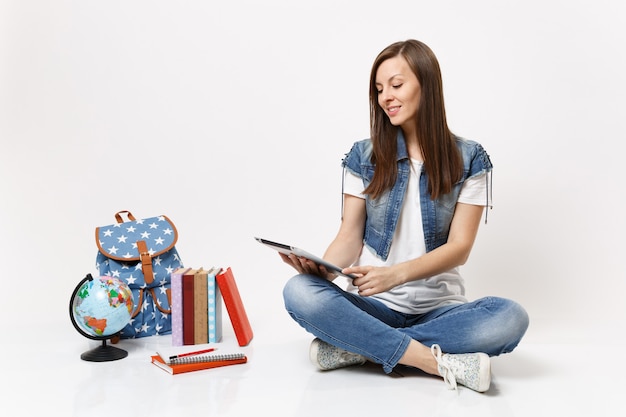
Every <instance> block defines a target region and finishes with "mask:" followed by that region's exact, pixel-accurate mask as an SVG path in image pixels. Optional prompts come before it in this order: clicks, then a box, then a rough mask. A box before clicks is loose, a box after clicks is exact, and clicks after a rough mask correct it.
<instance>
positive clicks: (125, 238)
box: [96, 210, 183, 339]
mask: <svg viewBox="0 0 626 417" xmlns="http://www.w3.org/2000/svg"><path fill="white" fill-rule="evenodd" d="M123 214H126V215H127V219H128V220H127V221H124V220H123V218H122V215H123ZM115 219H116V220H117V223H114V224H111V225H108V226H101V227H97V228H96V244H97V246H98V254H97V256H96V268H97V269H98V272H99V274H100V276H110V277H115V278H118V279H121V280H122V281H124V282H126V284H128V286H129V287H130V289H131V292H132V294H133V313H132V316H131V319H130V322H129V323H128V324H127V325H126V326H125V327H124V328H123V329H122V331H121V332H120V334H119V338H122V339H131V338H138V337H146V336H154V335H161V334H169V333H171V332H172V316H171V312H172V310H171V300H172V298H171V273H172V271H174V270H175V269H176V268H178V267H182V266H183V264H182V262H181V260H180V257H179V256H178V252H177V250H176V247H175V246H174V245H175V244H176V241H177V240H178V232H177V230H176V227H175V226H174V223H172V221H171V220H170V219H169V218H167V216H157V217H149V218H145V219H139V220H137V219H136V218H135V217H134V216H133V215H132V213H131V212H129V211H126V210H125V211H120V212H118V213H116V214H115Z"/></svg>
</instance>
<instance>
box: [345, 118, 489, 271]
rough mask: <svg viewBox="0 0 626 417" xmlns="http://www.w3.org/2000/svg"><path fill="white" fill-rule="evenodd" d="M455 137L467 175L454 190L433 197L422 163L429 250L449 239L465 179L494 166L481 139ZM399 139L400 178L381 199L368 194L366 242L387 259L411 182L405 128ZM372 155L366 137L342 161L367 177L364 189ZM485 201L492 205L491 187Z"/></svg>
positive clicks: (422, 198) (424, 222) (424, 224)
mask: <svg viewBox="0 0 626 417" xmlns="http://www.w3.org/2000/svg"><path fill="white" fill-rule="evenodd" d="M455 140H456V145H457V147H458V148H459V150H460V151H461V155H462V157H463V176H462V177H461V179H460V181H459V182H457V183H456V184H454V186H453V187H452V191H451V192H450V193H448V194H445V195H443V196H441V197H439V198H438V199H437V200H434V201H433V200H431V198H430V194H429V193H428V176H427V174H426V172H425V171H424V169H423V167H422V172H421V175H420V180H419V188H420V190H419V191H420V206H421V210H422V227H423V229H424V239H425V243H426V251H427V252H430V251H432V250H433V249H436V248H438V247H439V246H441V245H443V244H444V243H446V242H447V240H448V234H449V232H450V224H451V223H452V216H453V215H454V208H455V206H456V202H457V199H458V197H459V193H460V192H461V188H462V187H463V183H464V182H465V180H467V179H468V178H471V177H473V176H476V175H480V174H483V173H486V172H489V171H491V170H492V168H493V166H492V164H491V160H490V159H489V155H488V154H487V152H486V151H485V150H484V149H483V147H482V146H481V145H480V144H479V143H477V142H474V141H471V140H467V139H463V138H461V137H455ZM397 141H398V144H397V145H398V148H397V149H398V151H397V152H398V156H397V161H398V178H397V180H396V183H395V184H394V185H393V187H392V188H391V189H389V190H387V191H385V192H384V193H383V194H382V195H380V196H379V197H378V198H377V199H372V198H370V196H369V195H367V196H366V213H367V218H366V221H365V232H364V235H363V242H364V244H365V245H366V246H368V247H369V248H370V249H372V250H373V251H374V253H376V255H377V256H378V257H379V258H381V259H382V260H387V257H388V256H389V250H390V248H391V241H392V238H393V236H394V232H395V230H396V225H397V224H398V218H399V217H400V211H401V208H402V203H403V202H404V196H405V194H406V189H407V185H408V183H409V174H410V160H409V155H408V153H407V150H406V145H405V143H404V136H403V134H402V131H401V130H399V131H398V136H397ZM371 155H372V142H371V139H364V140H361V141H358V142H356V143H355V144H354V145H353V146H352V149H351V150H350V152H348V153H347V154H346V156H345V158H344V159H343V161H342V166H343V167H344V169H346V168H347V169H348V170H349V171H350V172H352V173H354V174H355V175H357V176H358V177H360V178H362V179H363V187H364V189H365V188H366V187H367V186H368V185H369V183H370V182H371V181H372V178H373V176H374V167H375V165H374V164H372V162H371ZM488 177H489V176H488ZM487 186H489V184H487ZM485 204H486V205H489V188H487V201H486V202H485Z"/></svg>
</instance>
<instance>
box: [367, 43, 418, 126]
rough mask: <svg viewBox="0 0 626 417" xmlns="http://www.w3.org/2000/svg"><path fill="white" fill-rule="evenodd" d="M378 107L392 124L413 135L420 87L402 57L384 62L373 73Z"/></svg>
mask: <svg viewBox="0 0 626 417" xmlns="http://www.w3.org/2000/svg"><path fill="white" fill-rule="evenodd" d="M376 90H377V92H378V105H379V106H380V107H381V108H382V109H383V111H384V112H385V114H386V115H387V117H389V120H390V122H391V124H393V125H394V126H400V127H401V128H402V130H403V131H404V132H405V133H407V132H415V129H416V123H417V117H416V116H417V111H418V110H419V106H420V97H421V86H420V83H419V81H418V79H417V76H416V75H415V73H413V71H411V68H410V67H409V64H408V63H407V61H406V60H405V59H404V57H402V55H397V56H395V57H392V58H389V59H387V60H385V61H383V62H382V63H381V64H380V66H379V67H378V70H377V71H376Z"/></svg>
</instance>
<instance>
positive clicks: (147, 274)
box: [96, 215, 178, 284]
mask: <svg viewBox="0 0 626 417" xmlns="http://www.w3.org/2000/svg"><path fill="white" fill-rule="evenodd" d="M116 218H117V219H118V221H119V220H122V219H121V217H119V216H116ZM129 219H131V220H130V221H127V222H118V223H114V224H111V225H108V226H101V227H97V228H96V244H97V246H98V251H99V252H100V254H101V255H102V256H103V257H104V258H107V259H113V260H115V261H119V262H123V263H126V264H136V263H138V266H139V265H141V270H142V272H143V275H144V280H145V283H146V284H152V282H153V280H154V275H153V270H152V268H153V266H152V262H153V260H155V261H156V262H157V263H158V262H159V260H160V259H159V256H160V255H163V254H165V253H167V252H168V251H170V250H171V249H173V248H174V246H175V245H176V241H177V240H178V232H177V230H176V226H174V223H172V221H171V220H170V219H169V218H168V217H167V216H158V217H149V218H145V219H139V220H136V219H134V217H132V215H129Z"/></svg>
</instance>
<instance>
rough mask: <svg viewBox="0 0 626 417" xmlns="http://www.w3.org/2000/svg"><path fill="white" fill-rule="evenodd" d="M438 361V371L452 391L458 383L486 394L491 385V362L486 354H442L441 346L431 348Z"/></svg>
mask: <svg viewBox="0 0 626 417" xmlns="http://www.w3.org/2000/svg"><path fill="white" fill-rule="evenodd" d="M430 351H431V352H432V354H433V356H434V357H435V359H436V360H437V364H438V367H437V370H438V371H439V374H440V375H441V376H442V377H443V380H444V382H445V383H446V384H447V385H448V388H450V389H457V383H458V384H461V385H464V386H466V387H467V388H470V389H473V390H474V391H478V392H485V391H487V390H488V389H489V385H490V384H491V362H490V360H489V355H487V354H486V353H461V354H450V353H444V354H442V353H441V348H440V347H439V345H432V346H431V348H430Z"/></svg>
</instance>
